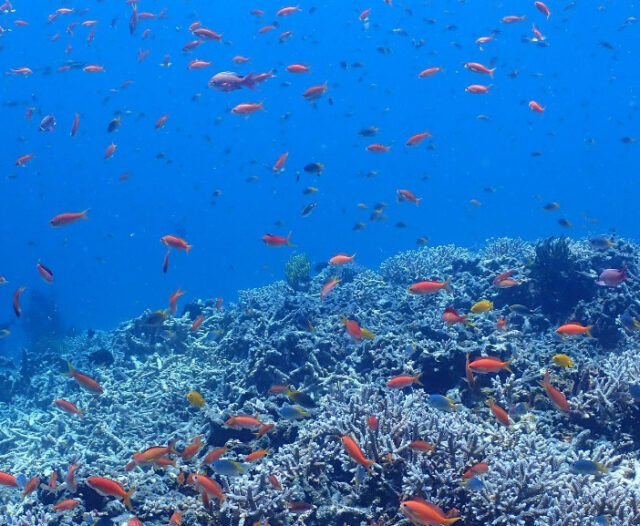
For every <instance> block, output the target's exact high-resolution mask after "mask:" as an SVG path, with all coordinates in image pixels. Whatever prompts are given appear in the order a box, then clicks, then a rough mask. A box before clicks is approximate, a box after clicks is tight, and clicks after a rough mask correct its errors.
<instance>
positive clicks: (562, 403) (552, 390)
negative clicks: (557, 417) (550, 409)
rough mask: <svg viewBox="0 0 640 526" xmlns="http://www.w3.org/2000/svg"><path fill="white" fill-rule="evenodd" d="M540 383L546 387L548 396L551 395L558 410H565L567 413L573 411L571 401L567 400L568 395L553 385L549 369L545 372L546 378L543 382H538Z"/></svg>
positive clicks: (550, 397)
mask: <svg viewBox="0 0 640 526" xmlns="http://www.w3.org/2000/svg"><path fill="white" fill-rule="evenodd" d="M538 384H540V386H541V387H544V390H545V391H546V392H547V396H549V399H550V400H551V402H552V403H553V405H554V406H555V407H556V409H557V410H558V411H563V412H565V413H568V412H570V411H571V407H570V406H569V402H567V397H566V396H565V395H564V394H563V393H562V391H560V390H559V389H558V388H557V387H554V386H553V385H551V373H550V372H549V371H547V372H545V373H544V379H543V380H542V381H541V382H538Z"/></svg>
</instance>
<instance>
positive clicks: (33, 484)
mask: <svg viewBox="0 0 640 526" xmlns="http://www.w3.org/2000/svg"><path fill="white" fill-rule="evenodd" d="M38 486H40V477H33V478H32V479H31V480H29V482H27V485H26V486H25V487H24V490H23V492H22V498H23V499H24V498H25V497H26V496H27V495H31V493H33V492H34V491H35V490H37V489H38Z"/></svg>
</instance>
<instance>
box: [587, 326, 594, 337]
mask: <svg viewBox="0 0 640 526" xmlns="http://www.w3.org/2000/svg"><path fill="white" fill-rule="evenodd" d="M591 329H593V325H588V326H587V330H586V331H585V333H586V334H587V336H589V338H593V334H591Z"/></svg>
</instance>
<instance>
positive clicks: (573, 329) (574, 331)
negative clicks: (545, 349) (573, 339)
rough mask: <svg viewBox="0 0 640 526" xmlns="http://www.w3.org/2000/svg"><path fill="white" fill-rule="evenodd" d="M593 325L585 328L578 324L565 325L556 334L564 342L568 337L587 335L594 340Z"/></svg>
mask: <svg viewBox="0 0 640 526" xmlns="http://www.w3.org/2000/svg"><path fill="white" fill-rule="evenodd" d="M592 328H593V325H588V326H586V327H585V326H584V325H582V324H580V323H577V322H572V323H565V324H564V325H561V326H560V327H558V328H557V329H556V334H559V335H560V336H562V339H563V340H564V339H565V338H566V337H567V336H578V335H580V334H586V335H587V336H588V337H589V338H593V335H592V334H591V329H592Z"/></svg>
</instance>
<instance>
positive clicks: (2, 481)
mask: <svg viewBox="0 0 640 526" xmlns="http://www.w3.org/2000/svg"><path fill="white" fill-rule="evenodd" d="M0 486H9V487H12V488H17V487H18V483H17V482H16V478H15V477H14V476H13V475H10V474H9V473H5V472H4V471H0Z"/></svg>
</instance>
